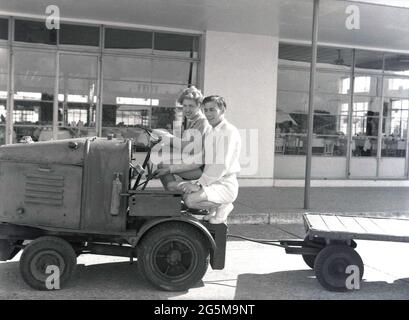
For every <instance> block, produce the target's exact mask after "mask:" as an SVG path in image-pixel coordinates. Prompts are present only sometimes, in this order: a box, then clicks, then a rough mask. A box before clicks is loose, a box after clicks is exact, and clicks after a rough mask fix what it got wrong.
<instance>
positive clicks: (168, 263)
mask: <svg viewBox="0 0 409 320" xmlns="http://www.w3.org/2000/svg"><path fill="white" fill-rule="evenodd" d="M137 255H138V268H139V270H140V272H141V273H142V275H143V276H144V277H145V278H146V279H147V280H148V281H149V282H150V283H151V284H153V285H154V286H156V287H158V288H160V289H162V290H166V291H185V290H187V289H189V288H191V287H192V286H194V285H195V284H196V283H197V282H198V281H200V280H201V279H202V278H203V276H204V274H205V273H206V271H207V268H208V265H209V248H208V245H207V239H206V238H205V237H204V235H203V234H202V232H201V231H199V230H197V229H195V227H193V226H190V225H188V224H186V223H177V222H176V223H165V224H161V225H159V226H157V227H154V228H153V229H152V230H150V231H148V233H147V234H146V235H145V236H144V237H143V239H142V240H141V243H140V244H139V245H138V253H137Z"/></svg>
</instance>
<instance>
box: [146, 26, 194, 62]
mask: <svg viewBox="0 0 409 320" xmlns="http://www.w3.org/2000/svg"><path fill="white" fill-rule="evenodd" d="M153 48H154V53H155V54H158V55H167V56H177V57H185V58H198V56H199V39H198V37H197V36H187V35H181V34H171V33H159V32H155V34H154V47H153Z"/></svg>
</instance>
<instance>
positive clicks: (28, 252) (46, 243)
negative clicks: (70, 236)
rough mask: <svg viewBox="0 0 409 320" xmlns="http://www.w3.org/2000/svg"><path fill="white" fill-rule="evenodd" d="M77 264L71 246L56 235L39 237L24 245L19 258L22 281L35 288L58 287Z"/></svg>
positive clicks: (47, 288)
mask: <svg viewBox="0 0 409 320" xmlns="http://www.w3.org/2000/svg"><path fill="white" fill-rule="evenodd" d="M76 265H77V257H76V254H75V251H74V249H73V248H72V246H71V245H70V244H69V243H68V242H67V241H65V240H64V239H61V238H57V237H49V236H46V237H40V238H37V239H35V240H34V241H32V242H31V243H30V244H28V245H27V247H25V249H24V251H23V253H22V255H21V258H20V272H21V275H22V277H23V279H24V281H25V282H26V283H27V284H28V285H29V286H30V287H32V288H34V289H37V290H52V289H60V288H61V287H63V286H64V285H65V284H66V283H67V281H68V280H69V279H70V278H71V275H72V274H73V273H74V271H75V268H76Z"/></svg>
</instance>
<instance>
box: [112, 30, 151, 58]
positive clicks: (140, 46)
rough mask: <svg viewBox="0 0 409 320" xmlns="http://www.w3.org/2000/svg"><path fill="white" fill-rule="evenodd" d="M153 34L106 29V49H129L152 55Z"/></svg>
mask: <svg viewBox="0 0 409 320" xmlns="http://www.w3.org/2000/svg"><path fill="white" fill-rule="evenodd" d="M152 39H153V33H152V32H149V31H138V30H126V29H112V28H106V29H105V48H107V49H128V51H132V52H135V53H152Z"/></svg>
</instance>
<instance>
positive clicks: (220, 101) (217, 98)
mask: <svg viewBox="0 0 409 320" xmlns="http://www.w3.org/2000/svg"><path fill="white" fill-rule="evenodd" d="M208 102H216V105H217V106H218V107H219V108H220V109H222V108H224V109H225V110H226V108H227V105H226V101H224V98H223V97H221V96H217V95H213V96H207V97H205V98H204V99H203V101H202V103H203V104H205V103H208Z"/></svg>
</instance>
